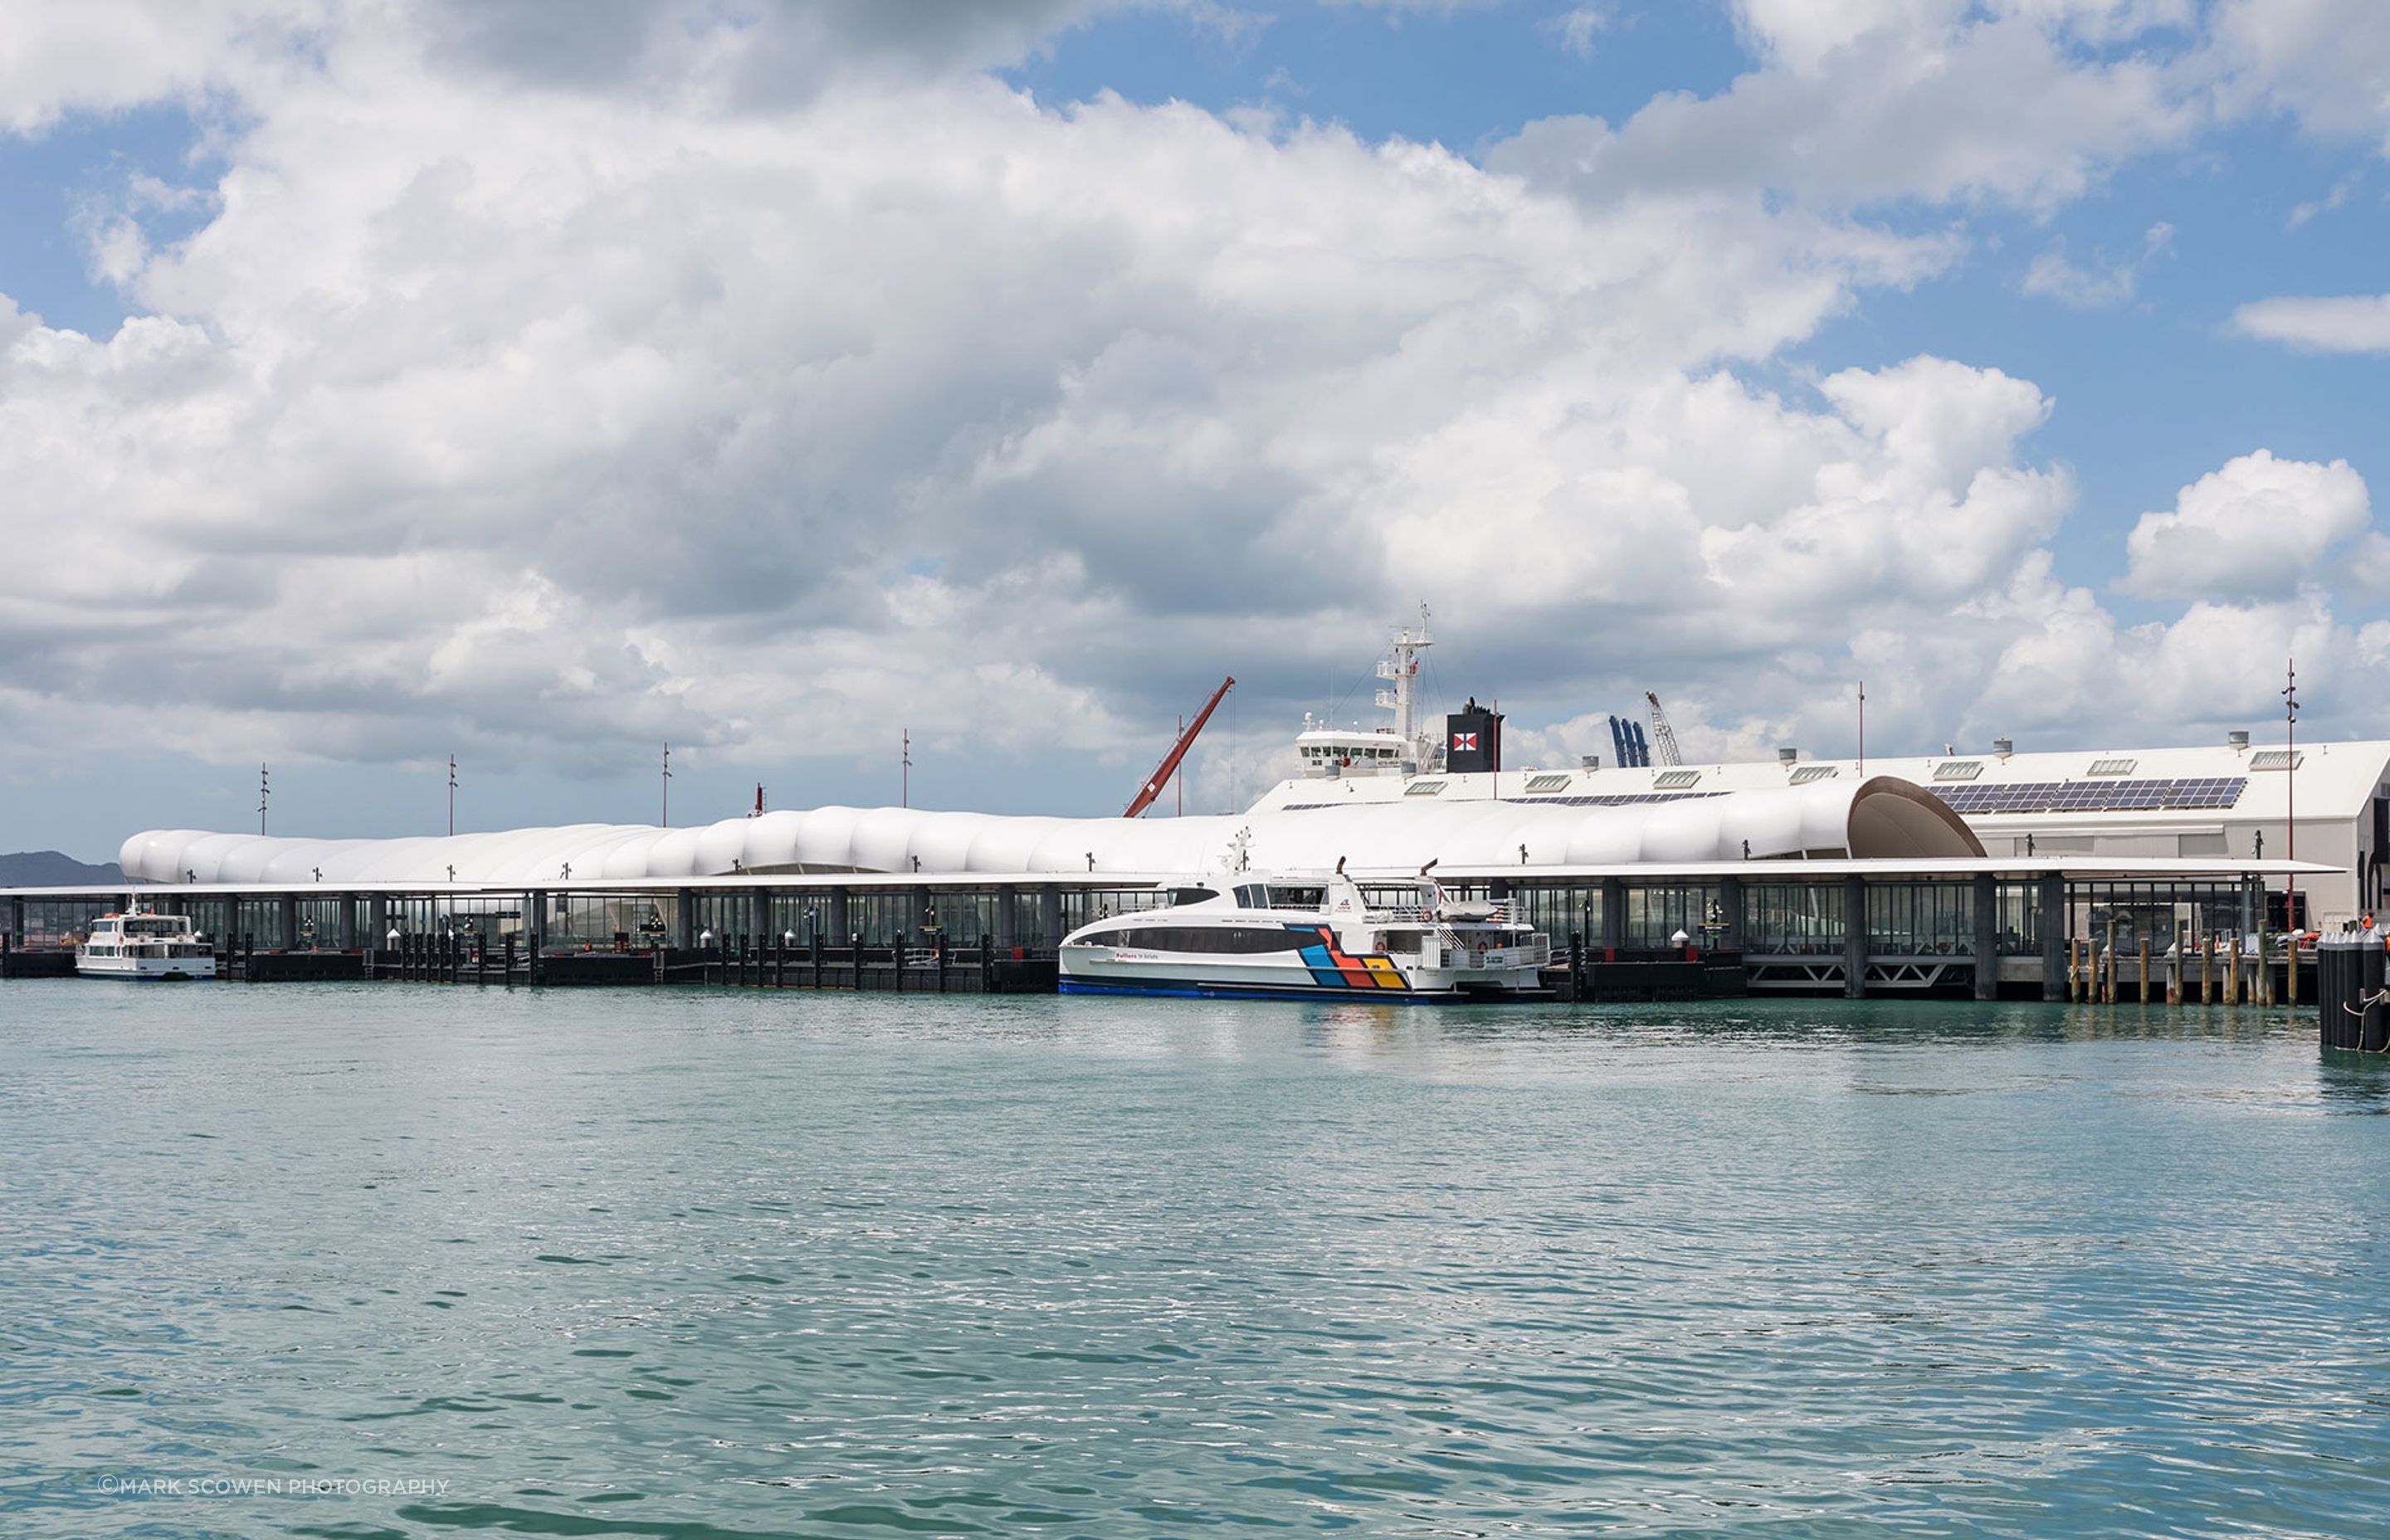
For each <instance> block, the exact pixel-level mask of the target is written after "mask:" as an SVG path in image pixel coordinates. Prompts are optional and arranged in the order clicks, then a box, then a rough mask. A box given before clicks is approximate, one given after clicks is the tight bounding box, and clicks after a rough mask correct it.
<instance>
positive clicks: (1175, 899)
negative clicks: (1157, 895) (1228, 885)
mask: <svg viewBox="0 0 2390 1540" xmlns="http://www.w3.org/2000/svg"><path fill="white" fill-rule="evenodd" d="M1219 896H1220V895H1219V894H1218V893H1215V892H1213V891H1212V890H1211V889H1209V888H1173V889H1171V890H1170V902H1171V905H1172V906H1173V907H1176V906H1177V905H1182V904H1203V903H1208V902H1209V901H1211V900H1213V899H1215V898H1217V897H1219Z"/></svg>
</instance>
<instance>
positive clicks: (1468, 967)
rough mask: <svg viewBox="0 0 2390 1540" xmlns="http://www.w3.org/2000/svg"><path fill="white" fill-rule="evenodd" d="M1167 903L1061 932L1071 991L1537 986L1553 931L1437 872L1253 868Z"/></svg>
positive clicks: (1496, 991)
mask: <svg viewBox="0 0 2390 1540" xmlns="http://www.w3.org/2000/svg"><path fill="white" fill-rule="evenodd" d="M1165 892H1166V896H1167V900H1168V902H1167V904H1166V905H1164V906H1163V907H1160V908H1154V909H1147V910H1141V911H1139V912H1137V913H1134V914H1126V915H1118V916H1114V917H1112V918H1107V919H1099V920H1097V921H1096V922H1095V923H1093V924H1091V925H1086V926H1082V927H1081V928H1080V929H1078V930H1074V931H1073V932H1072V933H1071V934H1070V935H1068V936H1066V937H1064V938H1063V940H1062V956H1061V963H1062V966H1061V989H1062V993H1064V994H1066V995H1198V996H1205V997H1213V996H1233V995H1250V996H1261V997H1265V998H1277V999H1288V998H1301V999H1311V998H1318V997H1323V996H1326V997H1334V998H1340V999H1353V998H1370V999H1391V1000H1471V999H1501V998H1510V999H1532V998H1536V997H1539V996H1540V995H1542V994H1543V993H1544V991H1543V985H1542V971H1543V969H1544V966H1545V965H1546V964H1547V963H1548V962H1550V961H1551V951H1552V949H1551V941H1550V939H1549V938H1548V937H1547V936H1545V935H1543V934H1541V933H1540V932H1538V931H1536V930H1535V929H1533V928H1532V927H1530V926H1528V925H1525V924H1523V923H1521V922H1520V921H1519V919H1518V918H1517V917H1516V916H1515V914H1514V913H1513V912H1512V910H1511V908H1510V905H1509V904H1507V903H1500V902H1495V903H1470V902H1464V901H1461V900H1458V899H1456V898H1454V897H1453V896H1452V895H1451V894H1449V893H1448V892H1446V891H1445V889H1444V888H1443V887H1442V886H1441V885H1440V884H1438V883H1437V882H1436V881H1435V880H1434V879H1433V878H1430V877H1428V876H1426V875H1425V874H1421V875H1420V877H1418V878H1416V879H1409V880H1407V881H1389V882H1383V883H1381V882H1367V883H1364V882H1358V881H1356V880H1355V879H1352V878H1349V877H1346V876H1345V875H1344V874H1343V872H1342V871H1338V872H1335V873H1333V874H1331V875H1329V876H1326V877H1301V876H1279V877H1271V878H1260V877H1254V876H1251V875H1248V874H1242V873H1240V874H1237V875H1235V876H1229V877H1223V878H1219V879H1213V880H1208V881H1201V882H1189V883H1183V884H1176V885H1172V886H1170V887H1168V888H1167V889H1166V890H1165Z"/></svg>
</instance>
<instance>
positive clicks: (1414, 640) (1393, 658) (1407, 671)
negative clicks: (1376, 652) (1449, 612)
mask: <svg viewBox="0 0 2390 1540" xmlns="http://www.w3.org/2000/svg"><path fill="white" fill-rule="evenodd" d="M1434 645H1435V643H1434V642H1433V641H1431V640H1430V639H1429V637H1428V634H1427V606H1426V605H1424V604H1422V605H1420V622H1419V631H1418V634H1417V635H1413V634H1412V633H1411V632H1410V631H1408V630H1404V631H1399V632H1396V633H1395V634H1394V650H1393V651H1391V652H1390V653H1388V654H1387V655H1386V656H1385V657H1383V658H1381V659H1380V660H1378V677H1379V678H1381V679H1384V680H1387V681H1389V682H1391V683H1392V684H1393V686H1394V688H1392V689H1381V690H1380V691H1379V692H1378V704H1379V705H1381V706H1383V707H1385V708H1386V709H1387V710H1389V711H1391V712H1394V737H1396V738H1399V739H1401V740H1402V745H1403V750H1404V752H1405V753H1406V755H1407V757H1408V758H1409V759H1410V760H1411V762H1412V763H1413V764H1416V765H1417V766H1418V767H1419V768H1420V769H1421V770H1426V769H1429V768H1431V767H1432V766H1431V762H1430V757H1429V752H1428V751H1429V748H1430V745H1429V743H1428V741H1427V735H1426V734H1425V733H1423V732H1421V731H1420V725H1419V655H1420V653H1422V652H1424V651H1426V650H1427V649H1428V648H1431V647H1433V646H1434Z"/></svg>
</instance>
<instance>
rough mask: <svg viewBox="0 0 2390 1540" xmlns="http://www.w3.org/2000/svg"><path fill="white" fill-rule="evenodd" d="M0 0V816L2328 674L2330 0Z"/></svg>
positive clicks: (424, 820) (348, 822)
mask: <svg viewBox="0 0 2390 1540" xmlns="http://www.w3.org/2000/svg"><path fill="white" fill-rule="evenodd" d="M0 7H5V11H6V26H5V27H0V537H5V545H0V550H5V553H6V560H5V561H0V850H11V849H19V848H30V849H47V848H57V849H62V850H65V851H66V852H68V853H71V854H75V855H78V856H80V857H82V858H84V859H108V858H111V857H112V856H113V854H114V852H115V849H116V847H117V845H118V844H119V843H120V842H121V841H122V840H123V839H124V838H125V837H126V836H127V835H129V834H132V833H134V832H135V831H137V830H141V829H146V828H210V829H239V828H254V827H256V826H257V823H258V819H259V811H258V802H259V800H260V798H259V773H260V768H261V766H266V767H269V774H270V780H271V787H272V792H271V797H270V801H269V807H268V811H267V814H266V817H267V821H268V827H270V828H271V829H272V830H273V831H274V832H276V833H287V834H310V835H319V836H357V837H367V836H381V835H397V834H420V833H437V832H441V831H442V830H443V829H444V828H446V827H447V820H448V818H449V807H450V802H449V788H448V762H449V758H450V756H451V755H454V756H455V757H456V762H457V764H458V771H457V782H458V785H457V789H456V800H455V817H456V827H457V828H460V829H477V828H507V827H513V826H517V825H523V824H535V823H562V822H579V821H606V822H648V821H652V820H655V819H657V818H659V817H660V816H662V814H663V809H662V794H663V791H664V789H665V787H664V782H663V779H662V775H661V771H662V756H663V751H664V748H665V746H666V745H667V744H669V745H670V746H671V753H672V758H671V765H672V770H673V773H674V774H673V779H672V781H671V783H670V793H671V805H670V815H671V818H672V821H674V822H675V823H686V822H692V821H703V820H708V819H712V818H715V817H722V816H729V815H735V814H737V813H739V812H740V811H743V810H744V809H745V808H747V807H748V806H750V805H752V801H753V798H754V796H755V789H756V788H757V786H758V785H759V784H760V785H761V786H763V787H764V788H765V796H766V798H767V801H768V803H769V805H771V806H774V807H798V806H814V805H821V804H826V803H833V802H844V803H852V804H857V805H878V804H882V803H888V802H895V801H897V800H898V798H899V797H900V795H909V796H910V797H911V800H912V801H913V802H914V803H915V805H920V806H932V807H955V808H970V809H978V810H985V811H996V812H1043V813H1074V814H1095V813H1106V812H1111V811H1115V810H1117V808H1118V807H1119V806H1120V805H1122V804H1124V803H1125V802H1126V801H1127V800H1128V798H1129V796H1130V795H1131V794H1132V793H1133V792H1134V791H1135V790H1136V789H1137V786H1138V785H1139V784H1140V783H1141V782H1142V780H1143V778H1144V776H1146V774H1147V772H1148V771H1149V769H1150V767H1151V765H1152V764H1154V762H1155V761H1156V760H1158V759H1159V758H1160V756H1161V755H1162V753H1163V751H1165V750H1166V749H1167V747H1168V746H1169V743H1170V740H1171V738H1173V736H1174V733H1175V728H1176V723H1177V721H1178V720H1179V719H1180V718H1181V717H1182V716H1184V715H1187V714H1189V713H1191V712H1193V711H1194V710H1195V709H1196V708H1197V707H1198V706H1200V704H1201V701H1202V700H1203V699H1204V697H1205V696H1206V695H1207V694H1208V693H1209V692H1210V690H1211V689H1212V688H1213V687H1214V686H1215V685H1216V684H1217V683H1218V682H1219V680H1220V679H1221V678H1222V677H1223V676H1226V675H1231V674H1233V675H1234V676H1235V677H1236V679H1237V681H1238V683H1237V687H1236V688H1235V690H1234V691H1233V692H1232V693H1231V695H1230V697H1229V700H1228V703H1227V705H1225V706H1223V708H1222V710H1221V714H1220V716H1219V717H1217V718H1215V720H1214V724H1213V725H1212V727H1211V728H1210V729H1209V730H1208V731H1207V733H1206V734H1205V736H1204V738H1203V740H1202V741H1201V743H1200V744H1199V745H1198V747H1197V749H1196V751H1195V753H1194V754H1193V755H1192V756H1191V758H1190V760H1189V771H1188V774H1187V776H1186V784H1185V805H1186V807H1187V809H1188V811H1190V812H1211V811H1217V810H1220V809H1222V808H1225V807H1232V806H1240V805H1242V804H1243V803H1244V802H1248V801H1250V800H1251V798H1252V797H1253V795H1254V794H1255V793H1256V792H1257V791H1258V790H1259V789H1260V788H1261V787H1263V786H1264V785H1266V784H1267V783H1268V782H1269V781H1270V780H1273V779H1275V778H1277V777H1278V776H1281V775H1284V774H1287V773H1290V771H1291V764H1292V761H1291V750H1290V745H1291V738H1292V735H1293V733H1294V732H1295V731H1296V730H1297V729H1298V727H1299V726H1300V725H1301V720H1302V716H1303V713H1304V712H1306V711H1309V712H1329V713H1332V714H1333V716H1334V717H1335V718H1336V719H1337V720H1340V721H1375V720H1377V719H1379V717H1380V716H1381V713H1379V712H1376V711H1375V709H1374V708H1373V707H1372V706H1371V705H1370V702H1369V686H1370V684H1371V681H1370V680H1369V679H1368V673H1369V670H1370V668H1371V667H1372V665H1373V663H1374V662H1375V661H1376V659H1377V658H1378V656H1379V655H1380V654H1381V651H1382V650H1383V648H1384V644H1385V642H1386V639H1387V637H1388V636H1389V635H1390V633H1391V631H1392V629H1393V628H1394V627H1395V626H1397V625H1400V624H1402V623H1405V622H1416V619H1417V616H1418V614H1419V610H1420V606H1421V605H1422V604H1424V605H1426V606H1428V607H1429V609H1430V611H1431V614H1432V617H1433V628H1434V635H1435V636H1436V638H1437V641H1436V646H1435V648H1434V651H1433V655H1432V656H1433V660H1434V668H1433V675H1432V684H1433V687H1434V690H1435V692H1436V694H1437V696H1438V698H1439V699H1440V703H1441V704H1442V705H1444V706H1450V705H1454V704H1457V703H1458V701H1459V700H1460V699H1462V698H1463V697H1464V696H1469V695H1474V696H1476V697H1477V698H1478V699H1494V700H1497V701H1498V702H1499V704H1500V705H1501V707H1502V709H1504V710H1505V711H1506V712H1510V724H1509V728H1510V731H1509V735H1508V743H1507V750H1508V758H1509V760H1510V763H1512V764H1536V763H1541V764H1574V763H1575V762H1576V757H1577V756H1578V755H1580V754H1585V753H1597V752H1603V753H1606V752H1607V751H1608V748H1609V734H1608V728H1607V725H1606V716H1607V714H1608V713H1610V712H1625V711H1627V710H1629V709H1630V708H1631V707H1634V706H1636V705H1638V704H1639V702H1640V699H1641V692H1642V691H1644V690H1646V689H1652V690H1656V691H1658V692H1659V693H1660V694H1661V696H1662V697H1663V699H1664V700H1665V701H1666V703H1667V705H1668V709H1669V713H1670V715H1671V717H1672V719H1673V722H1674V725H1675V727H1676V731H1677V736H1678V738H1680V739H1681V740H1682V742H1683V744H1684V746H1685V750H1686V752H1687V755H1688V757H1689V758H1690V759H1693V760H1700V761H1708V760H1717V759H1741V758H1751V757H1770V758H1772V757H1773V755H1774V753H1775V751H1776V749H1777V747H1778V746H1780V745H1788V744H1789V745H1797V746H1799V747H1801V748H1802V749H1804V750H1805V751H1807V752H1810V753H1813V754H1818V755H1837V754H1847V753H1849V752H1850V751H1852V749H1853V748H1854V746H1855V742H1856V738H1857V711H1856V702H1855V693H1856V688H1857V684H1858V682H1859V681H1861V680H1864V681H1865V683H1866V690H1867V712H1868V720H1867V732H1868V743H1869V747H1870V751H1873V752H1875V753H1878V754H1898V753H1903V752H1929V751H1938V750H1939V749H1940V748H1941V747H1942V746H1943V745H1944V744H1946V743H1947V744H1956V745H1960V746H1962V747H1963V746H1976V747H1981V746H1983V745H1985V743H1987V742H1988V740H1989V739H1990V738H1993V737H1996V736H1998V737H2006V738H2012V739H2014V740H2015V741H2016V743H2017V746H2018V747H2019V748H2020V749H2059V748H2083V749H2093V750H2097V749H2100V748H2104V747H2117V746H2127V745H2162V744H2172V743H2187V742H2188V743H2196V742H2206V741H2217V740H2220V739H2221V738H2222V737H2223V735H2224V733H2225V732H2226V731H2227V730H2228V729H2230V728H2235V727H2245V728H2249V729H2251V730H2252V731H2253V732H2254V733H2255V735H2256V737H2257V738H2258V740H2259V741H2261V742H2262V741H2268V740H2269V739H2273V738H2277V737H2278V736H2279V735H2280V734H2281V731H2282V723H2281V697H2280V695H2279V693H2278V692H2279V691H2280V690H2281V685H2282V677H2283V671H2284V667H2285V664H2286V661H2288V660H2289V659H2291V658H2292V657H2294V656H2295V658H2296V659H2297V664H2298V671H2299V681H2300V698H2301V699H2302V702H2303V711H2302V722H2301V727H2300V731H2301V735H2302V737H2303V738H2304V737H2307V736H2310V735H2312V736H2314V737H2319V738H2320V737H2327V736H2328V737H2343V738H2356V737H2390V724H2385V722H2384V712H2383V711H2382V710H2381V706H2380V702H2382V701H2383V700H2384V699H2390V599H2385V597H2384V596H2385V594H2390V535H2385V533H2384V532H2383V531H2382V530H2381V529H2380V528H2379V526H2378V525H2377V523H2376V520H2375V518H2374V510H2373V508H2372V505H2371V492H2372V489H2373V488H2374V487H2375V486H2377V485H2390V464H2385V463H2384V453H2385V451H2384V433H2383V429H2384V423H2385V421H2390V412H2385V407H2390V389H2386V388H2385V387H2390V260H2385V258H2384V255H2383V253H2384V252H2385V251H2390V6H2383V5H2381V4H2379V3H2378V0H2204V3H2203V0H1667V3H1662V0H1480V3H1466V0H1305V3H1260V0H1256V3H1253V4H1245V3H1240V0H952V3H950V4H946V5H943V6H936V7H903V6H893V7H892V6H882V5H879V4H875V3H873V0H819V3H816V4H809V5H789V6H780V5H774V4H766V3H765V0H678V3H674V0H665V3H662V4H655V5H648V4H629V3H617V0H588V3H584V4H580V5H575V6H563V5H547V4H527V3H517V4H508V3H495V4H466V3H463V0H456V3H453V4H452V3H442V0H420V3H405V0H366V3H359V4H353V5H352V4H337V3H332V0H223V3H219V4H179V3H177V4H144V3H136V0H85V3H83V4H79V5H76V6H43V5H37V4H32V3H29V0H19V3H13V4H11V3H7V0H0ZM930 18H934V19H933V20H932V19H930ZM908 732H909V735H910V742H911V758H912V765H911V768H910V771H909V773H908V772H906V770H905V768H904V766H903V764H902V763H901V761H902V754H903V744H904V742H905V735H906V733H908ZM1176 804H1177V799H1176V797H1173V798H1171V799H1166V800H1165V809H1167V808H1169V807H1175V806H1176Z"/></svg>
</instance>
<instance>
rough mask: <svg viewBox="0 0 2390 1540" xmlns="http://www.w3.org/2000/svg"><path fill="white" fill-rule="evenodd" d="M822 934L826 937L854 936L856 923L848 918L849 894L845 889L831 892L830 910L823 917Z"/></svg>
mask: <svg viewBox="0 0 2390 1540" xmlns="http://www.w3.org/2000/svg"><path fill="white" fill-rule="evenodd" d="M822 934H823V935H826V936H845V937H848V938H850V939H852V938H853V937H854V920H853V919H851V918H848V906H847V892H846V890H845V889H844V888H832V889H831V890H830V891H829V909H828V911H826V912H825V913H824V914H823V916H822Z"/></svg>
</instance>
